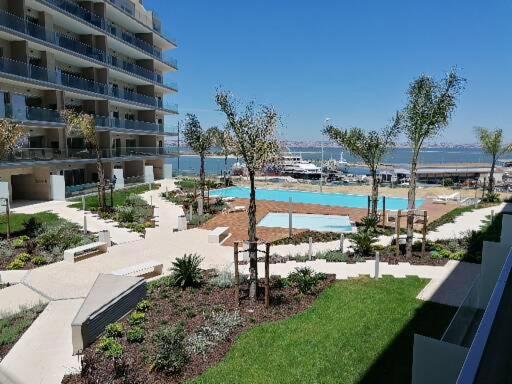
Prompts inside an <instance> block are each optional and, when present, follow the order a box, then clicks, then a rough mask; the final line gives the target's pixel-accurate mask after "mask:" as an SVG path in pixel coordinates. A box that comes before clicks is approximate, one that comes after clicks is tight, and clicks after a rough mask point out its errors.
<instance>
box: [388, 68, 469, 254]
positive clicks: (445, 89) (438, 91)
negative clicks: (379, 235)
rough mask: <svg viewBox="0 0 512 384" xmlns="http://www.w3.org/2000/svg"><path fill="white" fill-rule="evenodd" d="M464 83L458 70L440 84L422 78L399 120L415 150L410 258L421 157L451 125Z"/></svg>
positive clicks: (411, 89) (409, 222) (410, 196)
mask: <svg viewBox="0 0 512 384" xmlns="http://www.w3.org/2000/svg"><path fill="white" fill-rule="evenodd" d="M464 83H465V79H463V78H461V77H459V76H458V75H457V73H456V71H455V70H452V71H450V73H449V74H448V75H447V76H446V77H445V78H444V79H442V80H440V81H436V80H435V79H433V78H432V77H430V76H426V75H422V76H420V77H419V78H417V79H416V80H414V81H413V82H412V83H411V84H410V86H409V90H408V92H407V95H408V99H409V100H408V103H407V105H406V107H405V108H404V109H403V110H402V112H401V113H400V115H399V118H398V122H399V123H398V124H397V125H398V126H399V127H400V129H401V130H402V131H403V132H404V133H405V136H406V138H407V139H408V141H409V143H410V145H411V147H412V159H411V180H410V183H409V194H408V200H409V201H408V215H407V245H406V252H407V255H408V256H411V255H412V242H413V226H414V209H415V208H416V180H417V167H418V156H419V154H420V151H421V148H422V146H423V144H424V143H425V141H426V140H429V139H432V138H434V137H435V136H437V135H438V134H439V133H440V132H441V131H442V130H443V129H444V128H445V127H446V126H447V125H448V122H449V121H450V118H451V115H452V113H453V111H454V110H455V107H456V105H457V96H458V95H459V94H460V92H461V91H462V89H463V87H464Z"/></svg>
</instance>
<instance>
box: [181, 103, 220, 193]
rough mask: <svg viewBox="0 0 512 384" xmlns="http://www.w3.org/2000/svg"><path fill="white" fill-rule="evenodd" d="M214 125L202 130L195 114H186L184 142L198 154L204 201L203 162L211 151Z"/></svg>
mask: <svg viewBox="0 0 512 384" xmlns="http://www.w3.org/2000/svg"><path fill="white" fill-rule="evenodd" d="M215 129H216V128H215V127H213V128H209V129H207V130H204V129H203V128H202V127H201V123H200V122H199V120H198V118H197V116H196V115H193V114H190V113H189V114H187V117H186V120H185V130H184V131H183V136H184V137H185V143H186V144H187V145H188V146H189V147H190V149H192V151H194V152H195V153H197V154H198V155H199V159H200V164H201V165H200V168H199V183H200V189H201V200H202V201H203V202H204V189H205V184H206V182H205V170H204V162H205V158H206V155H207V154H208V153H209V152H210V151H211V149H212V147H213V145H214V144H215V142H214V132H215Z"/></svg>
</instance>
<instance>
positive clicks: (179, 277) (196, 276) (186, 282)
mask: <svg viewBox="0 0 512 384" xmlns="http://www.w3.org/2000/svg"><path fill="white" fill-rule="evenodd" d="M202 261H203V259H202V258H201V257H200V256H198V255H197V254H193V255H192V254H189V255H185V256H183V257H178V258H177V259H176V260H175V261H173V263H172V267H171V271H172V276H173V280H174V285H176V286H178V287H181V288H186V287H195V286H198V285H199V284H200V283H201V281H202V273H201V269H200V268H199V266H200V265H201V262H202Z"/></svg>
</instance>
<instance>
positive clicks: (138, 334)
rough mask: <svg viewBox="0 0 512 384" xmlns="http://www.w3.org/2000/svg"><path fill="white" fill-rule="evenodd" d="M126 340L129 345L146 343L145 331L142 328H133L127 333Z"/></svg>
mask: <svg viewBox="0 0 512 384" xmlns="http://www.w3.org/2000/svg"><path fill="white" fill-rule="evenodd" d="M126 340H128V342H129V343H142V342H143V341H144V329H143V328H141V327H133V328H132V329H130V330H128V332H127V333H126Z"/></svg>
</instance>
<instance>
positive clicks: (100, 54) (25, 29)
mask: <svg viewBox="0 0 512 384" xmlns="http://www.w3.org/2000/svg"><path fill="white" fill-rule="evenodd" d="M51 1H58V2H59V3H64V4H67V3H66V2H65V1H64V0H51ZM78 8H80V9H82V8H81V7H78ZM0 25H2V26H4V27H7V28H9V29H12V30H15V31H17V32H20V33H23V34H26V35H29V36H31V37H34V38H36V39H39V40H43V41H45V42H47V43H50V44H53V45H56V46H59V47H61V48H64V49H67V50H70V51H72V52H75V53H78V54H81V55H83V56H86V57H89V58H91V59H94V60H97V61H101V62H103V63H105V64H109V65H111V66H114V67H116V68H119V69H122V70H124V71H127V72H130V73H133V74H135V75H138V76H141V77H144V78H146V79H149V80H152V81H155V82H157V83H160V84H163V77H162V75H161V74H159V73H157V72H154V71H151V70H149V69H146V68H143V67H140V66H138V65H136V64H134V63H129V62H126V61H125V60H122V59H120V58H118V57H116V56H113V55H109V54H107V53H106V52H105V51H102V50H100V49H97V48H93V47H91V46H89V45H87V44H83V43H81V42H79V41H77V40H75V39H71V38H70V37H68V36H65V35H63V34H60V33H58V32H53V31H49V30H47V29H45V28H43V27H41V26H40V25H38V24H34V23H31V22H28V21H26V20H24V19H22V18H20V17H18V16H15V15H12V14H10V13H7V12H4V11H0ZM170 60H171V61H172V59H170ZM174 68H177V63H174ZM172 85H173V86H175V84H172ZM171 88H172V89H176V90H177V87H171Z"/></svg>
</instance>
